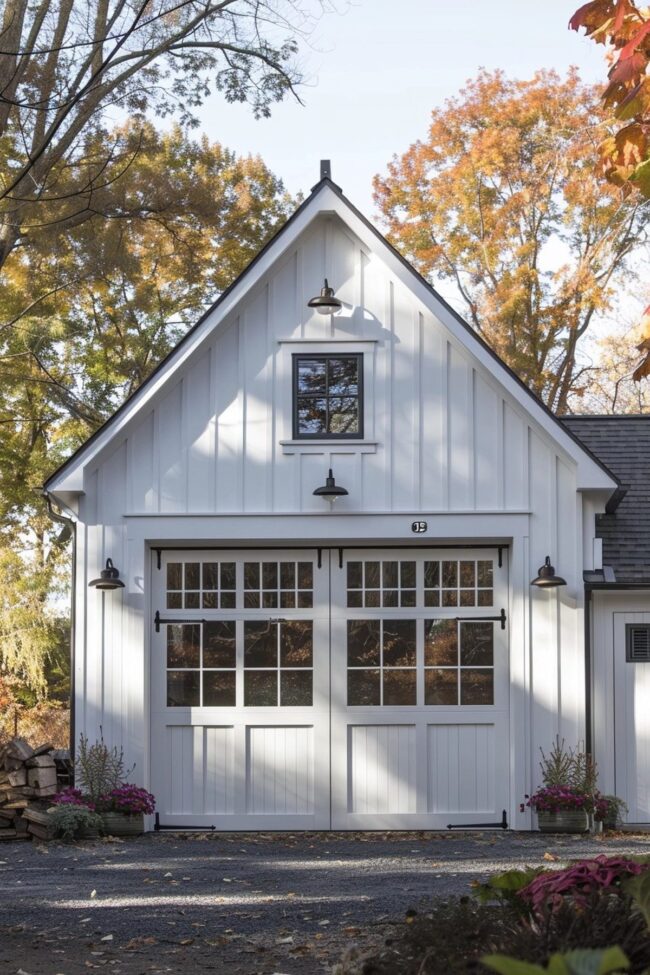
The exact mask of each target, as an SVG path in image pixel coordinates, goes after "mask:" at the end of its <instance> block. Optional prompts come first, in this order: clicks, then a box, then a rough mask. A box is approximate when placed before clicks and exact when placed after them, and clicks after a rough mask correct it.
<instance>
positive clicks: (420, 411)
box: [415, 312, 424, 511]
mask: <svg viewBox="0 0 650 975" xmlns="http://www.w3.org/2000/svg"><path fill="white" fill-rule="evenodd" d="M417 342H418V347H417V357H418V360H417V366H416V368H417V396H416V400H415V409H416V417H415V420H416V424H415V429H416V436H417V459H416V464H417V479H416V482H415V483H416V484H417V497H416V503H417V507H418V511H422V505H423V492H422V481H423V472H424V398H423V392H424V315H423V314H422V312H418V324H417Z"/></svg>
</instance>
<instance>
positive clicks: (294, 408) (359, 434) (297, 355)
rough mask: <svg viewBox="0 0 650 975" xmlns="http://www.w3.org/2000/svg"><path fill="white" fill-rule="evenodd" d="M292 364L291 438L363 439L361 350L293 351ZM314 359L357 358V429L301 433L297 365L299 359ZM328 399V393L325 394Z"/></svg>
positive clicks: (300, 439) (362, 360) (307, 439)
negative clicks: (347, 431)
mask: <svg viewBox="0 0 650 975" xmlns="http://www.w3.org/2000/svg"><path fill="white" fill-rule="evenodd" d="M291 359H292V364H291V371H292V380H291V413H292V424H291V426H292V433H293V438H292V439H293V440H298V441H300V442H304V441H313V440H328V441H330V440H334V441H347V440H363V436H364V434H363V431H364V420H365V417H364V412H365V411H364V384H363V369H364V359H363V352H294V353H293V354H292V356H291ZM314 359H324V360H325V361H328V360H329V359H356V360H357V387H358V394H357V402H358V407H359V426H358V429H357V430H355V431H354V432H353V433H325V432H323V431H322V430H321V431H319V432H318V433H301V432H300V429H299V422H298V395H299V392H298V366H299V363H300V362H301V361H304V360H314ZM325 395H326V397H327V398H328V399H329V397H328V394H327V393H326V394H325Z"/></svg>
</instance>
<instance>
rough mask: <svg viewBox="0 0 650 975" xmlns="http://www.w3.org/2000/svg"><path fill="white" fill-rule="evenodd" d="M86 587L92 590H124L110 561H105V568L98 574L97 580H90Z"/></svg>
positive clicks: (118, 575)
mask: <svg viewBox="0 0 650 975" xmlns="http://www.w3.org/2000/svg"><path fill="white" fill-rule="evenodd" d="M88 585H89V586H92V587H93V589H124V583H123V582H122V580H121V579H120V573H119V572H118V571H117V569H116V568H115V566H114V565H113V561H112V559H106V568H105V569H102V571H101V572H100V574H99V579H92V580H91V581H90V582H89V583H88Z"/></svg>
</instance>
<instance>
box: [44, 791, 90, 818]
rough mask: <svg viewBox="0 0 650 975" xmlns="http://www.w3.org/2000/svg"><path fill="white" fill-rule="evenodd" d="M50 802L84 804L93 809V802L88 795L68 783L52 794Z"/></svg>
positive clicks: (55, 803)
mask: <svg viewBox="0 0 650 975" xmlns="http://www.w3.org/2000/svg"><path fill="white" fill-rule="evenodd" d="M51 801H52V803H53V804H54V805H55V806H86V808H87V809H91V810H92V811H93V812H94V811H95V803H94V802H93V801H92V799H90V798H89V797H88V796H84V794H83V792H82V791H81V789H75V788H74V787H73V786H71V785H68V786H66V788H65V789H61V791H60V792H57V794H56V795H55V796H52V800H51Z"/></svg>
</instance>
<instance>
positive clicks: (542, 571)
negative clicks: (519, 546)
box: [531, 555, 567, 589]
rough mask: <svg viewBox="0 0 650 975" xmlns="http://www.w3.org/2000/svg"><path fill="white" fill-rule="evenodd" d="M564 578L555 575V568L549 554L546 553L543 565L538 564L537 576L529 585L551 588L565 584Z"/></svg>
mask: <svg viewBox="0 0 650 975" xmlns="http://www.w3.org/2000/svg"><path fill="white" fill-rule="evenodd" d="M566 584H567V583H566V579H563V578H562V576H556V575H555V569H554V567H553V566H552V565H551V556H550V555H547V556H546V558H545V559H544V565H540V567H539V569H538V570H537V578H536V579H533V580H532V582H531V586H539V587H540V588H541V589H553V588H555V587H556V586H566Z"/></svg>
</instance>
